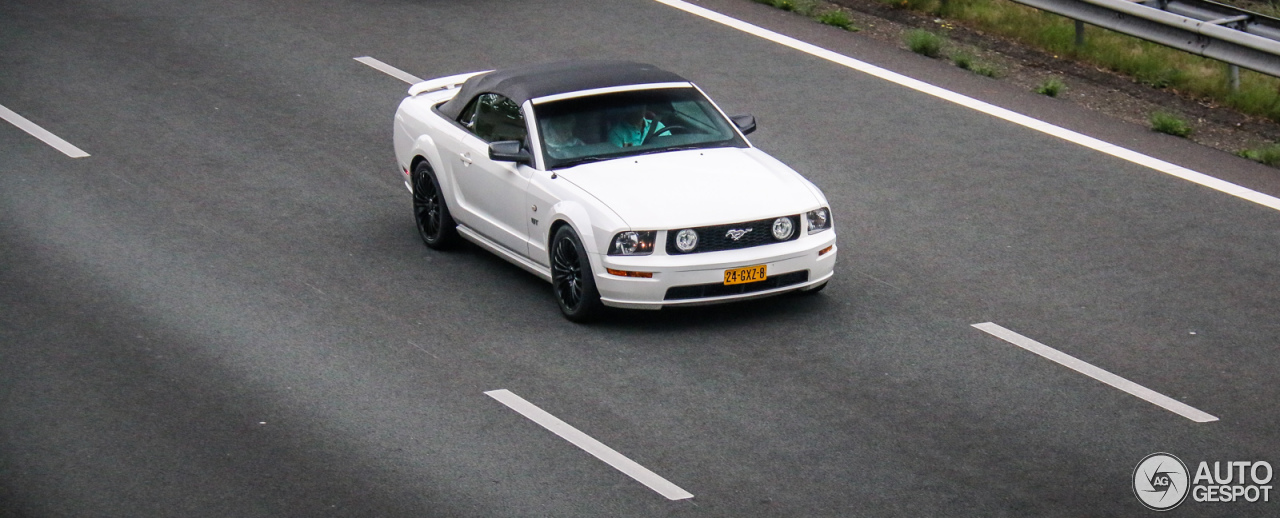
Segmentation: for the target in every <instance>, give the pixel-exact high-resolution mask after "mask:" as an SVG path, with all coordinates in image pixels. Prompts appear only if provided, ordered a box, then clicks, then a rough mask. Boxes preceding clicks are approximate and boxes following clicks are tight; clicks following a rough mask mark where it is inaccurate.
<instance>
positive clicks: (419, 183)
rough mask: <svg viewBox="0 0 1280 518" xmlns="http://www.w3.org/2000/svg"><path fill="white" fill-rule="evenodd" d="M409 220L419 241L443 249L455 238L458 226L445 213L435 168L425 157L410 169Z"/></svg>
mask: <svg viewBox="0 0 1280 518" xmlns="http://www.w3.org/2000/svg"><path fill="white" fill-rule="evenodd" d="M413 219H414V222H416V223H417V225H418V235H419V236H421V237H422V242H423V243H426V244H427V246H429V247H431V248H434V249H436V250H444V249H446V248H449V247H450V246H452V245H453V244H454V243H455V242H456V241H457V240H458V225H457V224H456V223H454V222H453V217H452V216H450V215H449V207H448V206H446V205H445V203H444V196H442V195H441V191H440V182H439V181H438V180H436V174H435V171H433V170H432V169H431V164H428V163H427V162H426V161H425V160H424V161H422V162H421V163H419V164H418V166H417V167H415V168H414V169H413Z"/></svg>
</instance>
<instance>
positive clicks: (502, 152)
mask: <svg viewBox="0 0 1280 518" xmlns="http://www.w3.org/2000/svg"><path fill="white" fill-rule="evenodd" d="M489 159H490V160H493V161H495V162H515V163H517V164H526V165H527V164H532V163H533V155H531V154H529V150H527V149H524V147H523V146H522V145H521V144H520V141H519V140H499V141H497V142H493V143H491V144H489Z"/></svg>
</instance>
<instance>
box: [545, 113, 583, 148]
mask: <svg viewBox="0 0 1280 518" xmlns="http://www.w3.org/2000/svg"><path fill="white" fill-rule="evenodd" d="M577 125H578V121H577V119H576V118H575V117H574V116H573V115H561V116H559V117H553V118H551V119H549V120H547V124H546V125H545V127H544V128H543V132H544V133H545V135H544V136H543V138H542V141H543V142H545V143H546V144H547V153H548V154H550V155H551V156H552V158H566V157H567V156H569V153H566V148H571V147H575V146H581V145H583V144H584V142H583V141H582V139H580V138H578V136H577V135H576V134H575V131H576V128H577Z"/></svg>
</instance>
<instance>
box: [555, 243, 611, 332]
mask: <svg viewBox="0 0 1280 518" xmlns="http://www.w3.org/2000/svg"><path fill="white" fill-rule="evenodd" d="M551 287H552V289H553V290H554V291H555V295H556V302H557V303H559V304H560V312H561V313H563V314H564V317H565V318H567V319H569V320H571V321H573V322H587V321H589V320H591V319H592V318H594V317H595V316H596V315H598V314H599V313H600V310H601V309H602V307H603V304H601V302H600V292H599V291H598V290H596V281H595V277H593V276H592V275H591V261H590V260H588V259H587V252H586V250H585V249H584V248H583V247H582V241H580V240H579V239H578V235H577V234H575V233H574V232H573V229H572V228H570V227H569V226H568V225H565V226H562V227H560V229H559V230H556V234H555V236H554V237H552V238H551Z"/></svg>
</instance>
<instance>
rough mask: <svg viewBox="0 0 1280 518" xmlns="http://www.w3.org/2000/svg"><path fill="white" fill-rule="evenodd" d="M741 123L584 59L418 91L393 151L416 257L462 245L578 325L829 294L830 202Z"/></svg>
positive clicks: (705, 103) (645, 71)
mask: <svg viewBox="0 0 1280 518" xmlns="http://www.w3.org/2000/svg"><path fill="white" fill-rule="evenodd" d="M755 125H756V124H755V118H754V117H752V116H750V115H742V116H736V117H728V116H726V115H725V114H724V113H723V112H721V111H720V108H718V107H717V106H716V105H715V104H714V103H712V102H711V100H710V99H708V98H707V96H706V95H704V94H703V92H702V90H700V89H699V88H698V87H697V86H695V85H694V84H693V83H691V82H689V81H688V80H686V79H684V78H682V77H680V76H678V75H676V74H674V73H671V72H668V71H665V70H661V69H659V68H656V67H653V66H651V65H644V64H638V63H630V62H620V61H587V62H567V63H553V64H541V65H530V66H521V67H516V68H509V69H504V70H496V71H487V72H476V73H470V74H461V75H456V76H450V77H444V78H440V79H434V80H430V81H425V82H422V83H418V84H415V85H413V87H411V88H410V89H409V96H408V97H407V98H405V100H404V101H403V102H401V103H400V107H399V109H398V110H396V116H395V128H394V132H395V137H394V140H395V152H396V159H397V160H398V161H399V164H400V169H401V171H402V172H403V174H404V182H405V185H406V186H407V187H408V188H409V191H410V192H412V193H413V215H414V219H415V220H416V222H417V226H418V232H419V234H420V235H421V237H422V240H423V241H424V242H425V243H426V244H427V246H429V247H431V248H435V249H445V248H448V247H449V245H451V244H453V243H455V242H456V241H457V239H458V238H459V237H462V238H465V239H467V240H468V241H471V242H473V243H475V244H477V245H479V246H481V247H483V248H485V249H487V250H489V251H491V252H493V253H495V254H498V255H499V256H501V257H503V258H504V259H506V260H508V261H511V262H512V263H515V264H516V265H519V266H520V267H522V268H524V269H526V270H528V271H530V272H532V273H533V274H535V275H537V276H539V277H542V278H543V279H546V280H548V281H550V282H551V285H552V291H553V292H554V294H555V299H556V301H557V302H558V303H559V304H560V310H561V311H562V312H563V313H564V315H565V316H566V317H567V318H569V319H570V320H573V321H584V320H587V319H590V318H591V317H592V316H593V315H595V314H597V313H598V312H599V310H600V309H601V306H613V307H621V308H639V309H658V308H661V307H663V306H674V305H687V304H710V303H719V302H729V301H735V300H742V299H747V298H754V297H763V296H768V295H776V294H780V293H785V292H790V291H797V290H799V291H804V292H808V293H814V292H817V291H818V290H821V289H822V288H823V287H824V286H826V284H827V282H828V281H829V280H830V279H831V276H832V273H833V271H834V267H835V261H836V233H835V228H834V226H833V224H832V219H831V210H830V208H829V206H828V204H827V199H826V197H825V196H823V194H822V191H820V190H819V189H818V188H817V187H816V186H814V185H813V184H812V183H810V182H809V181H808V180H806V179H805V178H804V177H802V176H800V174H798V173H796V172H795V171H794V170H792V169H791V168H789V167H787V166H786V165H784V164H783V163H781V162H779V161H778V160H776V159H774V158H773V157H771V156H769V155H768V154H765V153H764V152H763V151H760V150H758V149H756V148H754V147H752V146H751V143H750V142H748V141H747V139H746V137H745V135H746V134H747V133H750V132H751V131H753V130H754V129H755Z"/></svg>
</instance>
